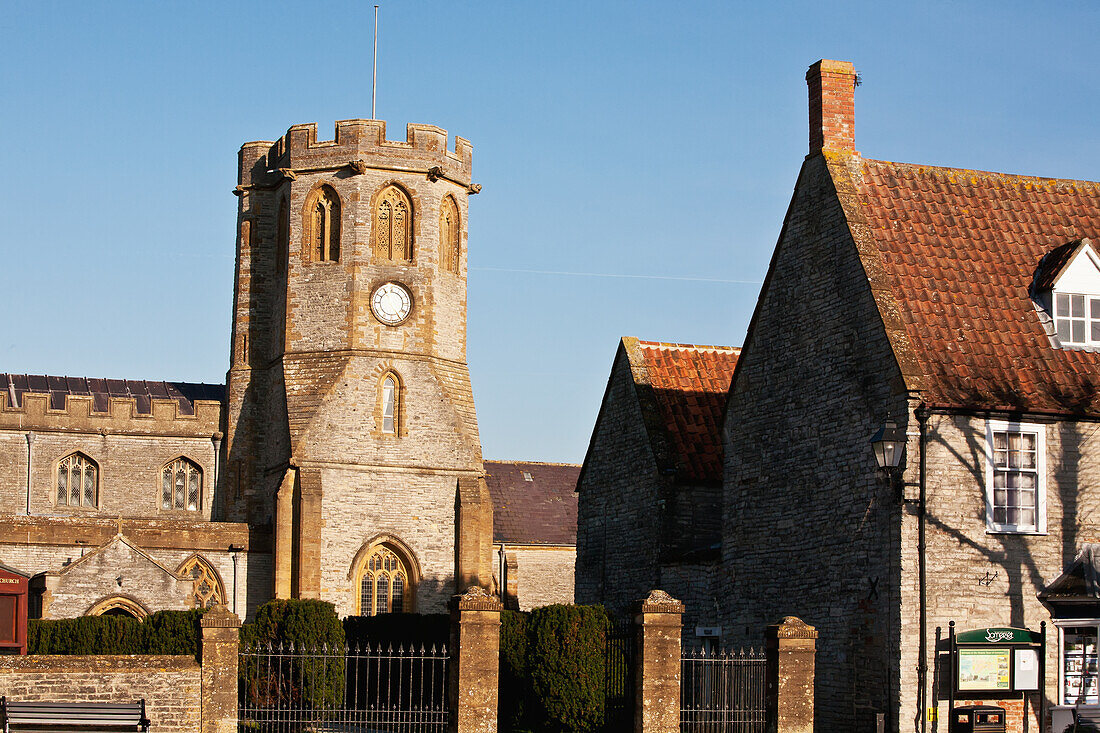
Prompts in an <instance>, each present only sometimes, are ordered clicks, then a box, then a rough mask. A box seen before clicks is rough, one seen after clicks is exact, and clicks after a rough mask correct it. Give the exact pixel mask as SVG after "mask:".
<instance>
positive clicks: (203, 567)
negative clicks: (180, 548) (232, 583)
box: [176, 555, 225, 608]
mask: <svg viewBox="0 0 1100 733" xmlns="http://www.w3.org/2000/svg"><path fill="white" fill-rule="evenodd" d="M176 573H177V574H178V575H183V576H184V577H188V578H191V579H192V580H193V581H194V585H193V587H192V590H191V604H192V606H193V607H195V608H210V607H212V606H215V605H217V604H219V603H225V590H224V589H223V588H222V582H221V579H220V578H219V577H218V574H217V572H215V570H214V568H213V567H212V566H211V565H210V563H208V562H207V561H206V560H204V559H203V558H201V557H199V556H198V555H193V556H192V557H190V558H189V559H188V560H187V561H186V562H184V563H183V565H181V566H180V569H179V570H177V571H176Z"/></svg>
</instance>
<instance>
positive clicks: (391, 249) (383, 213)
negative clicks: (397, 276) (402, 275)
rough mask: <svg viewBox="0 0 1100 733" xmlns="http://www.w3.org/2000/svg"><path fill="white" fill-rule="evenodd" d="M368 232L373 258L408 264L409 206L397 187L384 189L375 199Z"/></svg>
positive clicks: (403, 194)
mask: <svg viewBox="0 0 1100 733" xmlns="http://www.w3.org/2000/svg"><path fill="white" fill-rule="evenodd" d="M371 230H372V232H373V235H374V254H375V255H376V256H378V257H383V258H385V259H387V260H398V261H404V262H411V261H412V202H410V201H409V197H408V196H407V195H406V194H405V192H404V191H402V190H401V189H400V188H398V187H397V186H387V187H386V188H385V189H383V191H382V192H381V193H380V194H379V195H378V200H377V203H376V204H375V206H374V220H373V222H372V225H371Z"/></svg>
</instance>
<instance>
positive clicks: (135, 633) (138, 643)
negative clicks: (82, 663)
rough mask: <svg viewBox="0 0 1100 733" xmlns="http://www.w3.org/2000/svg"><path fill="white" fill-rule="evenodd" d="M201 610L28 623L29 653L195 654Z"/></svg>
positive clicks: (196, 653)
mask: <svg viewBox="0 0 1100 733" xmlns="http://www.w3.org/2000/svg"><path fill="white" fill-rule="evenodd" d="M202 613H203V609H194V610H191V611H157V612H156V613H154V614H151V615H150V616H148V617H147V618H145V619H144V620H143V621H138V620H137V619H135V618H130V617H128V616H79V617H77V618H61V619H31V620H29V621H28V622H27V652H28V653H29V654H189V655H194V656H196V657H197V656H198V653H199V639H200V638H201V634H202V631H201V629H200V628H199V619H200V618H201V617H202Z"/></svg>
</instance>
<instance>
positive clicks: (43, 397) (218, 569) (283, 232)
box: [0, 120, 569, 617]
mask: <svg viewBox="0 0 1100 733" xmlns="http://www.w3.org/2000/svg"><path fill="white" fill-rule="evenodd" d="M238 163H239V165H238V181H237V186H236V188H235V189H234V194H235V195H236V196H237V203H238V224H237V237H236V267H235V271H234V278H235V287H234V303H233V313H232V317H231V322H232V336H231V340H230V351H229V357H230V358H229V371H228V374H227V382H226V385H224V386H222V385H216V386H210V385H197V384H187V383H167V382H148V381H125V380H98V379H84V378H67V377H46V376H27V375H11V374H3V375H0V517H2V521H0V562H3V563H6V564H8V565H11V566H13V567H16V568H18V569H20V570H21V571H23V572H26V573H28V574H32V575H35V576H36V577H35V578H34V580H33V585H34V586H35V588H36V591H37V598H36V601H37V610H38V612H39V613H40V614H41V615H43V616H46V617H51V616H69V615H79V614H81V613H104V612H111V613H129V614H132V615H137V616H144V615H145V614H147V613H149V612H150V611H154V610H157V609H160V608H185V607H190V606H195V605H210V604H212V603H215V602H219V601H223V602H226V603H227V604H228V605H229V606H230V608H231V609H232V610H234V611H238V612H239V613H241V614H248V613H251V612H252V610H253V609H254V608H255V607H256V606H257V605H259V604H261V603H263V602H264V601H266V600H268V599H270V598H273V597H278V598H290V597H299V598H320V599H322V600H326V601H331V602H332V603H333V604H335V606H336V609H337V611H338V612H339V613H340V614H341V615H348V614H365V615H369V614H375V613H386V612H392V611H420V612H439V611H443V610H444V609H445V608H446V605H445V604H446V601H447V599H448V598H449V597H450V596H451V595H452V594H454V593H456V592H461V591H462V590H464V589H466V588H467V587H470V586H473V585H477V586H482V587H486V588H488V587H490V586H491V584H492V582H493V573H492V570H493V567H494V561H493V508H492V498H491V497H490V494H489V490H488V486H487V484H486V481H485V466H484V464H483V461H482V455H481V442H480V438H479V435H478V426H477V417H476V412H475V408H474V401H473V393H472V389H471V386H470V377H469V371H468V368H467V366H466V273H467V244H468V242H467V236H466V232H467V216H468V208H467V202H468V199H469V197H470V196H471V195H473V194H476V193H477V192H478V191H479V190H480V186H478V185H477V184H476V183H473V182H472V180H471V164H472V147H471V145H470V143H469V142H467V141H466V140H464V139H462V138H454V139H452V140H448V136H447V133H446V132H445V131H443V130H441V129H439V128H437V127H433V126H430V125H409V126H408V129H407V131H406V136H405V139H404V140H401V141H391V140H387V139H386V129H385V123H384V122H382V121H378V120H344V121H339V122H337V123H336V131H335V136H334V138H333V139H332V140H327V141H326V140H318V137H317V128H316V125H312V124H310V125H295V126H293V127H291V128H290V129H289V130H288V131H287V133H286V134H285V135H284V136H282V137H281V138H279V139H278V140H277V141H274V142H272V141H261V142H250V143H246V144H245V145H243V146H242V147H241V149H240V153H239V156H238ZM567 514H568V513H567V512H566V513H564V514H561V515H556V517H555V518H556V519H558V520H560V521H568V519H569V518H568V516H567ZM538 564H539V563H538V562H535V561H532V565H534V566H538ZM558 564H559V565H560V564H562V563H558ZM547 582H549V583H550V585H551V586H552V587H551V589H550V590H547V591H546V593H548V594H549V595H553V593H554V592H555V591H554V590H553V587H556V586H557V585H560V582H559V581H558V580H557V579H554V580H553V581H547ZM523 585H524V587H525V588H526V589H527V591H528V592H529V593H530V594H531V596H532V597H538V596H539V594H540V593H543V590H542V589H541V587H540V586H541V581H540V573H538V572H536V573H533V574H532V575H531V577H529V578H525V579H524V584H523Z"/></svg>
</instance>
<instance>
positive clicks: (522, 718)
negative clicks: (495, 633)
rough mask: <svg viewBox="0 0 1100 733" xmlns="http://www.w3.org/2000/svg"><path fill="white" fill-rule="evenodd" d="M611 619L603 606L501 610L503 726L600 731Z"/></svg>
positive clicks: (556, 732)
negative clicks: (522, 611)
mask: <svg viewBox="0 0 1100 733" xmlns="http://www.w3.org/2000/svg"><path fill="white" fill-rule="evenodd" d="M609 623H610V621H609V618H608V615H607V611H605V610H604V608H603V607H602V606H572V605H554V606H545V607H543V608H536V609H535V610H533V611H531V612H530V613H529V614H527V613H521V612H517V611H505V612H504V613H502V614H501V632H500V674H501V683H500V708H499V715H500V723H501V729H502V730H504V731H511V732H513V733H519V732H520V731H540V733H542V732H545V733H588V732H590V731H599V730H602V729H603V727H604V722H605V715H604V713H605V707H606V705H605V703H606V701H605V690H604V684H605V676H606V662H605V652H606V646H607V628H608V625H609Z"/></svg>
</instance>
